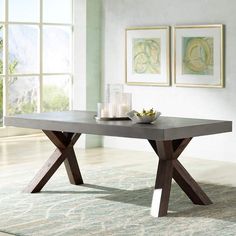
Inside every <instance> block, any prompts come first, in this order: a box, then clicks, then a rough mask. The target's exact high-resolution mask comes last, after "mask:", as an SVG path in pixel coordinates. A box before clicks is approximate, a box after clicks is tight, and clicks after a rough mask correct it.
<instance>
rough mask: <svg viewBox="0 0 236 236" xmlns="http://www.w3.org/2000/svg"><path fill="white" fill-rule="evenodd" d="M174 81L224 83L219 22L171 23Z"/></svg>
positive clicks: (198, 84)
mask: <svg viewBox="0 0 236 236" xmlns="http://www.w3.org/2000/svg"><path fill="white" fill-rule="evenodd" d="M173 30H174V63H173V65H174V70H173V71H174V76H173V77H174V84H175V85H176V86H185V87H215V88H223V87H224V48H223V25H188V26H175V27H174V29H173Z"/></svg>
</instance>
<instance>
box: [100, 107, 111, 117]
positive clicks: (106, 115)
mask: <svg viewBox="0 0 236 236" xmlns="http://www.w3.org/2000/svg"><path fill="white" fill-rule="evenodd" d="M108 116H109V113H108V110H107V109H106V108H103V109H101V117H108Z"/></svg>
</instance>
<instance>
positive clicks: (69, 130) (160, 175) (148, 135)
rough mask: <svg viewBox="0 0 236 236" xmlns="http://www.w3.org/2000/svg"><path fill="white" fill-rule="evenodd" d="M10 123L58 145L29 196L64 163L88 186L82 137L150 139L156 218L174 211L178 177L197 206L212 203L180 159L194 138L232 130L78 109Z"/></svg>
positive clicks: (221, 124) (211, 123)
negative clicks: (79, 146) (78, 148)
mask: <svg viewBox="0 0 236 236" xmlns="http://www.w3.org/2000/svg"><path fill="white" fill-rule="evenodd" d="M4 124H5V125H6V126H14V127H21V128H30V129H37V130H38V129H39V130H42V132H43V133H44V134H45V135H46V136H47V137H48V138H49V140H50V141H51V142H52V143H53V144H54V145H55V151H54V152H53V153H52V155H51V156H50V157H49V159H48V160H47V161H46V163H45V164H44V165H43V166H42V167H41V169H40V170H39V171H38V172H37V174H36V175H35V177H34V178H33V179H32V181H31V182H29V184H28V186H26V188H25V189H24V192H27V193H37V192H40V191H41V190H42V188H43V187H44V186H45V184H46V183H47V182H48V180H49V179H50V178H51V177H52V176H53V174H54V173H55V172H56V171H57V169H58V168H59V166H60V165H61V164H62V163H64V165H65V168H66V171H67V175H68V177H69V181H70V183H71V184H74V185H82V184H83V183H84V180H83V177H82V174H81V171H80V167H79V164H78V161H77V158H76V154H75V150H74V145H75V143H76V142H77V140H78V139H79V138H80V137H81V135H82V134H94V135H102V136H115V137H126V138H131V139H132V138H133V139H145V140H147V142H148V143H149V144H150V145H151V147H152V149H153V151H154V152H155V153H156V156H157V157H158V158H159V161H158V165H157V173H156V178H155V183H154V190H153V196H152V204H151V215H152V216H154V217H162V216H166V215H167V213H168V204H169V198H170V191H171V185H172V179H174V180H175V182H176V183H177V184H178V185H179V186H180V187H181V189H182V190H183V191H184V192H185V194H186V195H187V196H188V197H189V199H190V200H191V201H192V203H193V204H197V205H209V204H212V201H211V200H210V198H209V197H208V196H207V194H206V193H205V192H204V191H203V190H202V188H201V187H200V185H199V184H198V183H197V182H196V180H195V179H194V178H193V177H192V176H191V175H190V173H189V172H188V171H187V170H186V169H185V168H184V166H183V165H182V164H181V162H180V161H179V157H180V155H181V153H182V152H183V151H184V150H185V148H186V147H187V145H188V144H189V143H190V141H191V140H192V139H193V138H194V137H200V136H206V135H214V134H220V133H225V132H231V131H232V121H227V120H212V119H198V118H185V117H168V116H160V117H159V118H158V119H157V120H156V121H155V122H153V123H151V124H138V123H134V122H133V121H132V120H129V119H108V120H99V119H96V112H94V111H76V110H73V111H59V112H41V113H32V114H19V115H13V116H6V117H4ZM222 138H223V137H222ZM226 141H227V140H226ZM206 145H207V144H206ZM28 148H30V147H28ZM216 148H217V147H216ZM199 149H201V147H200V146H199ZM111 158H112V157H111ZM216 174H217V173H216ZM85 178H86V177H85ZM87 181H89V180H86V182H87ZM97 181H98V182H99V179H98V180H97Z"/></svg>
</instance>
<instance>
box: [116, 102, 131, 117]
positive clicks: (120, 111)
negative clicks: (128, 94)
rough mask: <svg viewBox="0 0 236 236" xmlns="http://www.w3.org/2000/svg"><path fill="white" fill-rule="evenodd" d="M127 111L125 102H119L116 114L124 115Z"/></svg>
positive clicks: (127, 107)
mask: <svg viewBox="0 0 236 236" xmlns="http://www.w3.org/2000/svg"><path fill="white" fill-rule="evenodd" d="M128 112H129V106H128V105H127V104H119V106H118V115H119V117H126V116H127V113H128Z"/></svg>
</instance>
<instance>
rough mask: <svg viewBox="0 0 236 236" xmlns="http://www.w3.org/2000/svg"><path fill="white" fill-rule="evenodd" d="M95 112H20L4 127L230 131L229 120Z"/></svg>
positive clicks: (148, 133)
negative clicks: (150, 119)
mask: <svg viewBox="0 0 236 236" xmlns="http://www.w3.org/2000/svg"><path fill="white" fill-rule="evenodd" d="M95 115H96V112H90V111H63V112H49V113H34V114H22V115H16V116H7V117H5V118H4V122H5V125H6V126H16V127H22V128H31V129H41V130H53V131H63V132H73V133H84V134H96V135H105V136H117V137H130V138H141V139H149V140H156V141H164V140H174V139H181V138H188V137H195V136H202V135H210V134H217V133H224V132H231V131H232V122H231V121H222V120H206V119H192V118H180V117H165V116H160V117H159V118H158V119H157V121H156V122H155V123H154V124H135V123H133V122H132V121H131V120H119V121H118V120H117V121H116V120H112V121H96V120H95V118H94V117H95Z"/></svg>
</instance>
